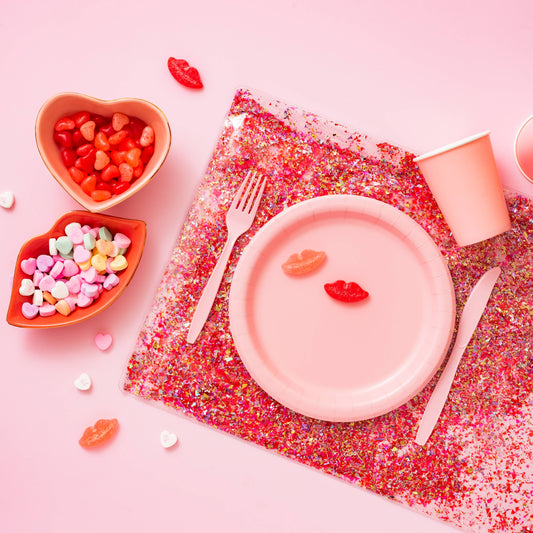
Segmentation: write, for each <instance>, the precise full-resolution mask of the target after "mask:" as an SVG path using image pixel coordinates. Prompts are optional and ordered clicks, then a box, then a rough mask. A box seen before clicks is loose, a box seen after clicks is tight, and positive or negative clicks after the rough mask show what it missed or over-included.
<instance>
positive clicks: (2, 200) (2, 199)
mask: <svg viewBox="0 0 533 533" xmlns="http://www.w3.org/2000/svg"><path fill="white" fill-rule="evenodd" d="M14 202H15V195H14V194H13V193H12V192H11V191H4V192H2V193H0V206H1V207H3V208H4V209H9V208H11V207H12V206H13V204H14Z"/></svg>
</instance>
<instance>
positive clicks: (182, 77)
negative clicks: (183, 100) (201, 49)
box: [167, 57, 204, 89]
mask: <svg viewBox="0 0 533 533" xmlns="http://www.w3.org/2000/svg"><path fill="white" fill-rule="evenodd" d="M167 65H168V70H169V71H170V73H171V74H172V76H173V77H174V79H175V80H177V81H178V82H179V83H181V84H182V85H184V86H185V87H189V88H191V89H201V88H202V87H203V86H204V84H203V83H202V80H201V79H200V74H199V73H198V70H197V69H195V68H194V67H191V66H190V65H189V63H188V62H187V61H185V59H175V58H173V57H169V58H168V62H167Z"/></svg>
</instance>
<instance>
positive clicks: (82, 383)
mask: <svg viewBox="0 0 533 533" xmlns="http://www.w3.org/2000/svg"><path fill="white" fill-rule="evenodd" d="M91 384H92V383H91V378H90V377H89V376H88V375H87V374H85V373H84V374H80V375H79V376H78V377H77V378H76V379H75V380H74V386H75V387H76V388H77V389H79V390H89V389H90V388H91Z"/></svg>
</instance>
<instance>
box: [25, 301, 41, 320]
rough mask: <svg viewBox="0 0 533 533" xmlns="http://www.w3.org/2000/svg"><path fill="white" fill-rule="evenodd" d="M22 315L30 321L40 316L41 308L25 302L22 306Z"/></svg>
mask: <svg viewBox="0 0 533 533" xmlns="http://www.w3.org/2000/svg"><path fill="white" fill-rule="evenodd" d="M22 314H23V315H24V316H25V317H26V318H28V319H32V318H35V317H36V316H37V315H38V314H39V308H38V307H37V306H36V305H33V304H31V303H29V302H24V303H23V304H22Z"/></svg>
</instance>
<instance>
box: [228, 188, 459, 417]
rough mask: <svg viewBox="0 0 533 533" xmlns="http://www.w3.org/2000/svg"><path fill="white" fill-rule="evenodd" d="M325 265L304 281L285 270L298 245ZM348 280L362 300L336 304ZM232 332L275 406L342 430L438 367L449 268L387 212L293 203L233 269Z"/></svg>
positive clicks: (357, 203)
mask: <svg viewBox="0 0 533 533" xmlns="http://www.w3.org/2000/svg"><path fill="white" fill-rule="evenodd" d="M306 248H307V249H313V250H323V251H325V252H326V254H327V259H326V262H325V263H323V264H322V265H321V266H320V267H319V268H318V269H317V270H315V271H313V272H310V273H308V274H306V275H304V276H289V275H287V274H285V273H284V272H283V270H282V268H281V265H282V264H283V263H284V262H285V261H286V260H287V259H288V257H289V256H290V255H291V254H293V253H296V252H300V251H302V250H304V249H306ZM339 279H342V280H344V281H355V282H357V283H359V285H361V287H363V288H364V289H365V290H366V291H368V292H369V293H370V296H369V297H368V298H367V299H366V300H363V301H361V302H357V303H355V304H346V303H343V302H339V301H338V300H334V299H332V298H331V297H330V296H328V294H327V293H326V292H325V290H324V284H325V283H330V282H334V281H336V280H339ZM229 317H230V329H231V333H232V335H233V338H234V341H235V345H236V348H237V351H238V353H239V355H240V357H241V359H242V361H243V363H244V365H245V366H246V368H247V370H248V371H249V372H250V374H251V376H252V377H253V378H254V379H255V380H256V382H257V383H258V384H259V386H261V387H262V388H263V389H264V390H265V391H266V392H267V393H268V394H270V395H271V396H272V397H273V398H274V399H276V400H277V401H278V402H280V403H281V404H283V405H285V406H286V407H289V408H290V409H293V410H294V411H297V412H299V413H302V414H304V415H307V416H311V417H313V418H318V419H322V420H327V421H332V422H347V421H356V420H364V419H368V418H372V417H375V416H378V415H382V414H384V413H387V412H389V411H391V410H393V409H395V408H397V407H399V406H400V405H402V404H403V403H405V402H407V401H408V400H409V399H410V398H412V397H413V396H415V395H416V394H417V393H418V392H419V391H420V390H421V389H422V388H423V387H424V386H425V385H426V384H427V382H428V381H429V380H430V379H431V377H432V376H433V375H434V373H435V372H436V371H437V369H438V368H439V366H440V364H441V363H442V361H443V359H444V357H445V355H446V353H447V350H448V347H449V344H450V340H451V336H452V333H453V328H454V325H455V292H454V288H453V283H452V279H451V276H450V273H449V271H448V267H447V265H446V262H445V260H444V258H443V257H442V255H441V253H440V251H439V249H438V248H437V246H436V245H435V243H434V242H433V241H432V240H431V238H430V237H429V235H428V234H427V233H426V232H425V231H424V230H423V229H422V228H421V227H420V226H419V225H418V224H417V223H416V222H415V221H414V220H412V219H411V218H409V217H408V216H407V215H405V214H404V213H402V212H401V211H399V210H398V209H395V208H394V207H391V206H390V205H388V204H385V203H383V202H379V201H377V200H373V199H371V198H365V197H361V196H351V195H334V196H323V197H319V198H315V199H312V200H307V201H304V202H301V203H299V204H296V205H294V206H292V207H290V208H289V209H287V210H285V211H284V212H282V213H280V214H279V215H278V216H276V217H274V218H273V219H272V220H270V221H269V222H268V223H267V224H265V226H263V227H262V228H261V229H260V230H259V231H258V232H257V234H256V235H255V237H254V238H253V239H252V240H251V242H250V244H249V245H248V246H247V247H246V249H245V250H244V252H243V254H242V256H241V259H240V261H239V263H238V265H237V268H236V270H235V273H234V276H233V281H232V285H231V294H230V302H229Z"/></svg>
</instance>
